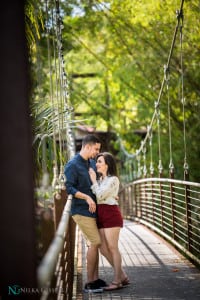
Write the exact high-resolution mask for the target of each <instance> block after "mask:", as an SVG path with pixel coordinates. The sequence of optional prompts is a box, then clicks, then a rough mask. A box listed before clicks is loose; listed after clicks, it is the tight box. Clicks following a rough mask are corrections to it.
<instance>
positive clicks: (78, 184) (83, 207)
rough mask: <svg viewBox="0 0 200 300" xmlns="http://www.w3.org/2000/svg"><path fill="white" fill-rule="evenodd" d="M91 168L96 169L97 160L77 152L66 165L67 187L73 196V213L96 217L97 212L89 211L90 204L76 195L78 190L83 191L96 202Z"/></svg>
mask: <svg viewBox="0 0 200 300" xmlns="http://www.w3.org/2000/svg"><path fill="white" fill-rule="evenodd" d="M89 168H93V169H94V170H95V171H96V167H95V161H94V160H91V159H90V160H85V159H84V158H83V157H82V156H81V155H80V154H76V155H75V156H74V157H73V158H72V159H71V160H70V161H69V162H68V163H67V164H66V165H65V170H64V173H65V176H66V179H67V181H66V188H67V193H68V194H69V195H70V194H71V195H72V196H73V197H72V206H71V214H72V215H76V214H78V215H83V216H87V217H92V218H96V213H91V212H89V205H88V204H87V202H86V200H84V199H78V198H76V197H75V196H74V195H75V194H76V192H81V193H84V194H87V195H88V196H90V197H91V198H92V199H93V200H94V201H95V202H96V197H95V195H94V194H93V193H92V190H91V185H92V182H91V180H90V176H89V173H88V171H89Z"/></svg>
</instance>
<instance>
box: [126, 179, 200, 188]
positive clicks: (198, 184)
mask: <svg viewBox="0 0 200 300" xmlns="http://www.w3.org/2000/svg"><path fill="white" fill-rule="evenodd" d="M152 181H158V182H171V183H177V184H185V185H192V186H196V187H200V183H198V182H192V181H186V180H179V179H171V178H157V177H152V178H142V179H138V180H135V181H134V184H139V183H143V182H152ZM131 184H133V183H130V184H127V185H131Z"/></svg>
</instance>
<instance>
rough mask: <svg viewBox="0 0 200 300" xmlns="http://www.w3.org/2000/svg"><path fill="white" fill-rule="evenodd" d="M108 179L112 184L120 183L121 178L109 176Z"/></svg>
mask: <svg viewBox="0 0 200 300" xmlns="http://www.w3.org/2000/svg"><path fill="white" fill-rule="evenodd" d="M107 179H108V180H109V181H111V182H116V183H119V178H118V177H117V176H108V177H107Z"/></svg>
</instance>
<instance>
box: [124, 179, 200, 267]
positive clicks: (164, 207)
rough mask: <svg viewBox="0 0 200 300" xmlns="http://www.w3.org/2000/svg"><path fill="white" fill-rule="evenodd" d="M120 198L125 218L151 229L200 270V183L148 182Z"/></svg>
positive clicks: (129, 187)
mask: <svg viewBox="0 0 200 300" xmlns="http://www.w3.org/2000/svg"><path fill="white" fill-rule="evenodd" d="M119 196H120V199H119V201H120V206H121V210H122V212H123V216H124V218H129V219H135V220H138V221H139V222H141V223H143V224H145V225H147V226H148V227H150V228H151V229H153V230H154V231H156V232H157V233H159V234H160V235H161V236H163V237H164V238H166V239H167V240H168V241H170V242H171V243H172V244H173V245H174V246H175V247H176V248H178V249H179V251H180V252H182V253H184V254H185V255H186V256H187V257H188V258H190V259H191V260H192V261H193V262H194V263H196V264H198V265H199V266H200V183H195V182H188V181H181V180H174V179H164V178H148V179H147V178H146V179H140V180H136V181H134V182H132V183H129V184H127V185H125V186H124V187H123V188H122V189H121V191H120V195H119Z"/></svg>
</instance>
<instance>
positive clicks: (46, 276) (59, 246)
mask: <svg viewBox="0 0 200 300" xmlns="http://www.w3.org/2000/svg"><path fill="white" fill-rule="evenodd" d="M70 208H71V196H68V198H67V202H66V204H65V207H64V210H63V212H62V216H61V219H60V222H59V224H58V227H57V230H56V233H55V235H54V239H53V241H52V243H51V244H50V246H49V249H48V250H47V252H46V254H45V256H44V257H43V259H42V261H41V263H40V265H39V267H38V276H37V277H38V286H39V288H40V291H41V297H40V299H42V300H45V299H72V297H73V280H74V276H73V275H74V272H75V270H74V256H75V241H76V225H75V223H74V222H73V220H72V218H70V213H69V212H70Z"/></svg>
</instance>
